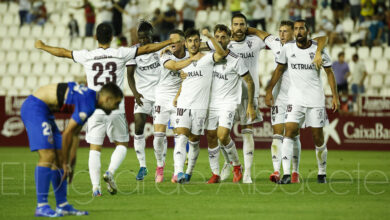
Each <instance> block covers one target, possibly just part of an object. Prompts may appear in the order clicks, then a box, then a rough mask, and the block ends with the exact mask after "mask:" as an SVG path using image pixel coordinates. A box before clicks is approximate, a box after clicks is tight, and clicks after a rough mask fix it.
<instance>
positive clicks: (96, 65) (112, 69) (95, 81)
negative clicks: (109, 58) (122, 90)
mask: <svg viewBox="0 0 390 220" xmlns="http://www.w3.org/2000/svg"><path fill="white" fill-rule="evenodd" d="M92 70H94V71H98V73H97V74H96V75H95V77H93V84H94V85H95V86H103V85H104V84H105V83H103V82H99V81H98V79H99V77H100V76H101V75H102V74H103V70H104V69H103V64H102V63H94V64H93V65H92ZM105 70H108V71H109V72H108V73H109V74H110V75H111V79H110V78H109V77H106V83H109V82H113V83H115V82H116V73H115V72H116V63H114V62H108V63H106V66H105Z"/></svg>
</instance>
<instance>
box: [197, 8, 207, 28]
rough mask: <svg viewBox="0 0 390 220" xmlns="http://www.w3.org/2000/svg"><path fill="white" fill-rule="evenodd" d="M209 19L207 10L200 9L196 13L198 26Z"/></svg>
mask: <svg viewBox="0 0 390 220" xmlns="http://www.w3.org/2000/svg"><path fill="white" fill-rule="evenodd" d="M207 21H208V13H207V11H205V10H199V11H198V13H197V14H196V18H195V23H196V26H197V27H202V26H204V24H205V23H207Z"/></svg>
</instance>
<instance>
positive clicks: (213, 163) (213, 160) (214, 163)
mask: <svg viewBox="0 0 390 220" xmlns="http://www.w3.org/2000/svg"><path fill="white" fill-rule="evenodd" d="M219 149H220V147H219V146H218V147H216V148H213V149H211V148H209V162H210V168H211V172H213V174H215V175H218V176H219Z"/></svg>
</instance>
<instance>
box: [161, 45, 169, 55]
mask: <svg viewBox="0 0 390 220" xmlns="http://www.w3.org/2000/svg"><path fill="white" fill-rule="evenodd" d="M170 52H171V47H170V46H168V47H166V48H164V49H162V50H161V53H160V57H162V56H163V55H164V54H166V53H170Z"/></svg>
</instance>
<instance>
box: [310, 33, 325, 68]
mask: <svg viewBox="0 0 390 220" xmlns="http://www.w3.org/2000/svg"><path fill="white" fill-rule="evenodd" d="M313 40H315V41H317V43H318V44H317V50H316V55H315V56H314V60H313V63H314V64H315V65H316V67H317V69H320V68H321V65H322V50H323V49H324V48H325V46H326V44H327V43H328V37H327V36H322V37H316V38H314V39H313Z"/></svg>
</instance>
